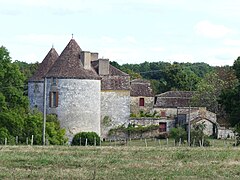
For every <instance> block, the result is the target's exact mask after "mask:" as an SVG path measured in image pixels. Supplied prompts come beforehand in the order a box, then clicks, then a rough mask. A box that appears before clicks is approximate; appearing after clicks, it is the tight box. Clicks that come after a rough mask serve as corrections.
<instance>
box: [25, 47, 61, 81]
mask: <svg viewBox="0 0 240 180" xmlns="http://www.w3.org/2000/svg"><path fill="white" fill-rule="evenodd" d="M57 58H58V53H57V51H56V50H55V49H54V48H51V49H50V51H49V52H48V54H47V55H46V57H45V58H44V59H43V61H42V63H41V64H40V65H39V67H38V69H37V71H36V72H35V74H34V75H33V76H32V77H31V78H30V79H29V81H43V77H44V76H45V75H46V74H47V72H48V71H49V69H50V68H51V67H52V65H53V64H54V62H55V61H56V60H57Z"/></svg>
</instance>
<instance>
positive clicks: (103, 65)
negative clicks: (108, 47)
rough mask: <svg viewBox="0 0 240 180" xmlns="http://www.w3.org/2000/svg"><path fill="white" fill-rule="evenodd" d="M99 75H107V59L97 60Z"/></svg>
mask: <svg viewBox="0 0 240 180" xmlns="http://www.w3.org/2000/svg"><path fill="white" fill-rule="evenodd" d="M98 74H99V75H109V59H99V67H98Z"/></svg>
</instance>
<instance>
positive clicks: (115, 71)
mask: <svg viewBox="0 0 240 180" xmlns="http://www.w3.org/2000/svg"><path fill="white" fill-rule="evenodd" d="M91 64H92V67H93V68H94V69H95V71H96V72H97V73H98V67H99V61H98V60H97V61H92V62H91ZM109 76H129V75H128V74H127V73H125V72H122V71H121V70H119V69H117V68H115V67H114V66H112V65H111V64H109Z"/></svg>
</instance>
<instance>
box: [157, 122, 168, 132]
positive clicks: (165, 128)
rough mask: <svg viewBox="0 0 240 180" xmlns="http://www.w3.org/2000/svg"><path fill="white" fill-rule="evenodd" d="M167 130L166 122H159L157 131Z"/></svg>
mask: <svg viewBox="0 0 240 180" xmlns="http://www.w3.org/2000/svg"><path fill="white" fill-rule="evenodd" d="M166 131H167V123H165V122H160V123H159V132H166Z"/></svg>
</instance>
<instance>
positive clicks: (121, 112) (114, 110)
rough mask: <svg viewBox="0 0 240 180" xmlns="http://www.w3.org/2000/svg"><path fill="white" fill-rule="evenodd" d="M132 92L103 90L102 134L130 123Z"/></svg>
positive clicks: (103, 135) (105, 135)
mask: <svg viewBox="0 0 240 180" xmlns="http://www.w3.org/2000/svg"><path fill="white" fill-rule="evenodd" d="M129 104H130V92H129V91H126V90H122V91H121V90H120V91H116V90H115V91H114V90H103V91H102V92H101V134H102V137H103V138H106V137H107V136H108V131H109V130H110V129H112V128H114V127H117V126H119V125H123V124H126V125H127V124H128V119H129V115H130V107H129Z"/></svg>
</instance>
